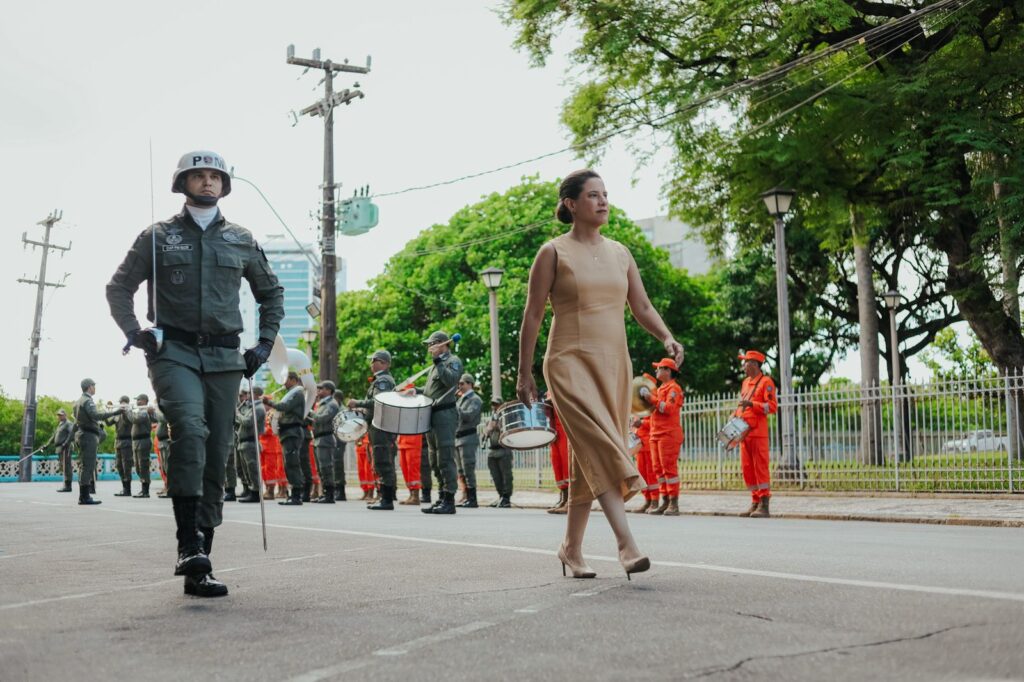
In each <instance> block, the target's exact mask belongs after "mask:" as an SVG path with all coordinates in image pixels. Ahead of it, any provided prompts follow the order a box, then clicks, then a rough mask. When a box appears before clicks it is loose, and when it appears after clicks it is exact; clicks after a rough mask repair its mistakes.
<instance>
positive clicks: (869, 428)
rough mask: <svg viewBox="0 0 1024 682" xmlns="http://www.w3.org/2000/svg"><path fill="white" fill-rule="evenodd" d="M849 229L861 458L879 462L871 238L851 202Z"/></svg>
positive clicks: (880, 412) (874, 303)
mask: <svg viewBox="0 0 1024 682" xmlns="http://www.w3.org/2000/svg"><path fill="white" fill-rule="evenodd" d="M850 230H851V232H852V234H853V260H854V264H855V266H856V270H857V313H858V319H859V321H860V343H859V348H860V387H861V403H860V405H861V407H860V460H861V462H863V463H864V464H874V465H881V464H883V463H884V461H885V456H884V455H883V453H882V411H881V405H880V403H879V401H880V396H879V393H878V385H879V372H878V357H879V356H878V303H877V299H876V295H875V284H874V270H873V266H872V261H871V240H870V238H869V237H868V235H867V234H865V229H864V218H863V216H862V215H861V214H860V212H859V211H858V210H857V207H856V206H852V205H851V206H850Z"/></svg>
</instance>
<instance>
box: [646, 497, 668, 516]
mask: <svg viewBox="0 0 1024 682" xmlns="http://www.w3.org/2000/svg"><path fill="white" fill-rule="evenodd" d="M668 503H669V497H668V495H665V496H664V497H662V498H661V504H660V505H659V506H657V507H655V506H654V505H651V508H650V509H648V510H647V513H648V514H652V515H654V516H661V515H662V514H664V513H665V510H666V509H668Z"/></svg>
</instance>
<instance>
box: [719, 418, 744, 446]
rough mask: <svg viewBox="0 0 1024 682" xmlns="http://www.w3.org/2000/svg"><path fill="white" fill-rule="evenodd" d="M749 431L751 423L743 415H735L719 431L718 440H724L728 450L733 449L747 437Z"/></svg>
mask: <svg viewBox="0 0 1024 682" xmlns="http://www.w3.org/2000/svg"><path fill="white" fill-rule="evenodd" d="M749 432H750V424H748V423H747V422H746V421H745V420H744V419H743V418H742V417H733V418H732V419H730V420H729V421H727V422H726V423H725V426H723V427H722V430H721V431H719V432H718V440H720V441H721V442H722V445H724V446H725V449H726V450H732V449H733V448H734V447H736V446H738V445H739V444H740V443H742V442H743V439H744V438H746V437H747V434H748V433H749Z"/></svg>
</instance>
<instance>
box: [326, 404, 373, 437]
mask: <svg viewBox="0 0 1024 682" xmlns="http://www.w3.org/2000/svg"><path fill="white" fill-rule="evenodd" d="M366 429H367V426H366V417H365V415H363V413H362V412H356V411H355V410H342V411H341V412H339V413H338V414H336V415H335V416H334V435H336V436H337V437H338V440H340V441H343V442H345V443H355V442H356V441H357V440H359V439H360V438H362V437H363V435H364V434H365V433H366Z"/></svg>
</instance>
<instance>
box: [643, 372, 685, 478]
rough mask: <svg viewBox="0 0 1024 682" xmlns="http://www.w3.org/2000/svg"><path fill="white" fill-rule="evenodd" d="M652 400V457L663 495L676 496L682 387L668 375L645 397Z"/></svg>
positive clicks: (680, 439) (680, 444) (681, 440)
mask: <svg viewBox="0 0 1024 682" xmlns="http://www.w3.org/2000/svg"><path fill="white" fill-rule="evenodd" d="M647 402H649V403H650V404H651V407H652V408H653V410H652V411H651V417H650V420H651V457H652V459H653V460H654V463H655V467H656V468H657V469H658V470H657V471H656V473H657V474H658V475H659V478H658V482H659V492H660V493H661V496H662V497H679V448H681V447H682V446H683V425H682V422H681V421H680V419H679V411H680V409H681V408H682V406H683V389H681V388H680V387H679V384H677V383H676V381H675V379H669V380H668V381H666V382H665V383H663V384H662V385H661V386H659V387H658V390H657V391H652V392H651V394H650V395H649V396H648V397H647Z"/></svg>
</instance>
